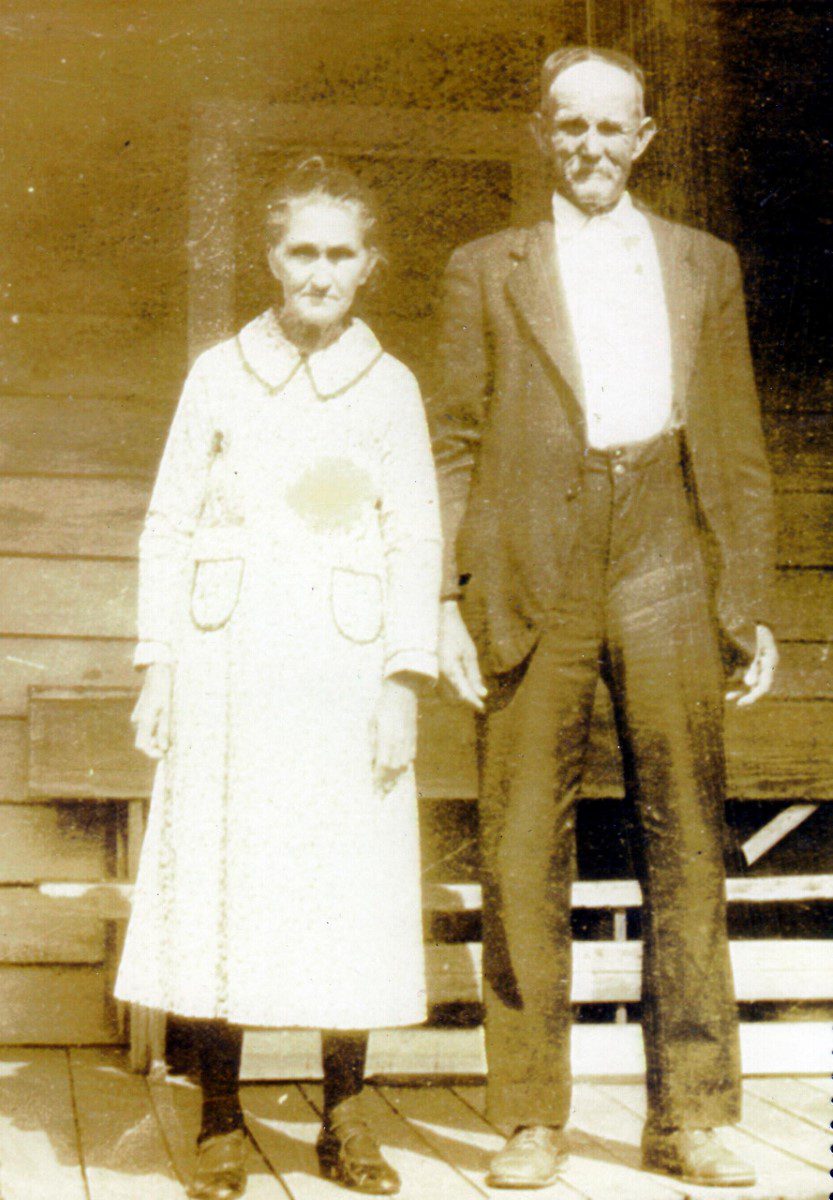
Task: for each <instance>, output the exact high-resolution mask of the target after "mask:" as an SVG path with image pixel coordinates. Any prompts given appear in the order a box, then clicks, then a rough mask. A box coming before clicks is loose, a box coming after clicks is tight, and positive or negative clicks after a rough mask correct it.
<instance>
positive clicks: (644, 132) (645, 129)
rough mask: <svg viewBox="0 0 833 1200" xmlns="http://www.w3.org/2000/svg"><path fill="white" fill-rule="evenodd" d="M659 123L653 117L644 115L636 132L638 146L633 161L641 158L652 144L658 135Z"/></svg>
mask: <svg viewBox="0 0 833 1200" xmlns="http://www.w3.org/2000/svg"><path fill="white" fill-rule="evenodd" d="M657 132H658V131H657V123H656V121H655V120H654V118H653V117H643V118H642V120H641V121H640V123H639V130H638V131H637V134H636V148H635V149H634V152H633V157H632V158H631V162H636V160H637V159H638V158H641V157H642V155H643V154H644V153H645V151H646V150H647V149H648V147H649V146H650V144H651V142H652V141H653V140H654V138H655V137H656V135H657Z"/></svg>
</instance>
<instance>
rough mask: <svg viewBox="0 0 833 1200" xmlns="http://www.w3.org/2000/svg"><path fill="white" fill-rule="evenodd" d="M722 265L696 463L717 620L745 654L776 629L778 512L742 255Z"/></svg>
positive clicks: (724, 258) (711, 314)
mask: <svg viewBox="0 0 833 1200" xmlns="http://www.w3.org/2000/svg"><path fill="white" fill-rule="evenodd" d="M718 245H719V250H720V261H719V263H718V266H717V270H716V281H715V286H714V289H713V293H712V297H711V300H710V303H709V304H708V306H707V312H706V316H705V319H704V326H703V350H704V353H705V357H706V360H707V361H708V362H709V364H710V367H709V372H710V374H709V377H708V378H707V379H706V380H705V381H704V382H705V384H706V387H707V389H708V393H709V396H710V401H711V402H710V403H709V404H708V406H707V407H706V410H705V411H704V419H705V420H707V421H708V423H709V424H711V425H712V426H713V427H712V428H711V429H707V428H701V429H699V430H697V431H696V432H695V440H696V442H697V445H696V446H695V447H694V450H695V466H696V458H697V456H698V455H699V458H700V459H701V461H702V462H703V469H704V470H705V471H706V472H709V473H710V474H711V475H712V486H709V487H707V488H701V487H700V480H699V479H698V492H699V494H700V496H701V502H703V503H704V507H705V508H706V512H705V515H706V518H707V520H708V522H709V525H710V527H711V529H712V532H713V534H714V535H715V539H716V542H717V547H718V551H719V558H720V562H719V576H718V581H717V614H718V619H719V621H720V625H721V627H722V628H723V630H724V631H725V633H726V634H727V635H728V636H729V637H730V638H731V640H732V641H733V642H735V643H736V644H737V645H738V646H740V647H741V649H743V650H744V651H745V652H746V653H747V654H751V653H752V652H753V651H754V647H755V625H756V624H764V625H770V626H771V625H772V623H773V613H772V604H773V583H774V568H775V511H774V501H773V490H772V476H771V472H770V468H769V463H768V460H767V454H766V447H765V444H764V436H763V430H762V427H761V414H760V407H759V404H758V396H757V389H756V387H755V378H754V373H753V367H752V357H751V354H750V349H749V335H748V331H747V322H746V310H745V305H744V297H743V281H742V276H741V269H740V263H739V261H738V256H737V254H736V253H735V251H734V250H733V249H732V247H731V246H727V245H726V244H725V243H719V244H718Z"/></svg>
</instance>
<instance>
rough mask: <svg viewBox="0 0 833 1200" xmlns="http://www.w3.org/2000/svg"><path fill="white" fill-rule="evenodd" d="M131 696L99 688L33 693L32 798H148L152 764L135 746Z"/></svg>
mask: <svg viewBox="0 0 833 1200" xmlns="http://www.w3.org/2000/svg"><path fill="white" fill-rule="evenodd" d="M134 702H135V700H134V697H133V696H132V695H129V694H128V695H125V694H124V693H118V692H115V691H113V692H110V691H108V690H107V689H101V690H100V691H99V692H97V693H95V694H92V693H87V694H83V695H82V694H80V693H73V692H71V691H66V692H63V693H62V692H60V691H52V692H49V693H48V694H41V693H38V692H33V693H32V700H31V705H30V711H29V731H30V760H29V786H30V790H31V792H32V793H33V794H34V795H40V796H55V797H60V796H77V797H79V798H85V799H107V798H111V799H123V798H131V797H135V796H145V795H148V794H149V791H150V785H151V781H152V778H153V763H152V762H151V761H150V760H149V759H147V758H145V757H144V756H143V755H141V754H139V753H138V751H136V750H135V749H134V747H133V730H132V726H131V724H130V713H131V711H132V708H133V704H134Z"/></svg>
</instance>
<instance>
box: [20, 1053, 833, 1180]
mask: <svg viewBox="0 0 833 1200" xmlns="http://www.w3.org/2000/svg"><path fill="white" fill-rule="evenodd" d="M826 1093H827V1081H826V1080H825V1079H824V1077H816V1076H810V1077H793V1078H778V1079H773V1078H765V1077H757V1078H754V1079H747V1080H745V1082H744V1114H743V1122H742V1125H741V1126H740V1127H739V1128H738V1129H735V1130H725V1131H722V1136H723V1137H724V1139H725V1141H726V1142H727V1144H728V1145H729V1146H730V1147H731V1148H732V1149H734V1150H735V1151H736V1152H737V1153H739V1154H741V1155H742V1157H744V1158H746V1159H747V1160H748V1161H752V1162H754V1163H755V1166H756V1168H757V1170H758V1173H759V1182H758V1184H756V1185H755V1187H753V1188H744V1189H731V1188H725V1189H724V1188H722V1189H720V1196H719V1200H822V1198H823V1197H825V1198H826V1197H827V1196H828V1194H829V1191H830V1188H829V1181H828V1177H827V1174H826V1162H827V1155H828V1142H829V1140H830V1139H829V1130H828V1127H827V1119H828V1112H827V1108H828V1098H827V1094H826ZM242 1096H243V1106H244V1109H245V1112H246V1120H247V1124H248V1127H249V1130H250V1136H251V1140H252V1143H253V1144H252V1146H251V1147H250V1151H249V1160H248V1168H249V1172H250V1176H249V1185H248V1189H247V1192H246V1195H247V1198H251V1200H339V1198H340V1197H343V1196H344V1195H345V1192H344V1190H343V1189H341V1188H339V1187H337V1186H335V1185H334V1184H331V1183H328V1182H327V1181H325V1180H322V1179H321V1178H320V1176H319V1174H318V1165H317V1161H316V1158H315V1153H314V1144H315V1139H316V1137H317V1135H318V1130H319V1128H320V1109H321V1088H320V1086H319V1085H309V1084H304V1085H297V1084H290V1085H282V1084H278V1085H276V1084H249V1085H245V1086H244V1087H243V1089H242ZM364 1104H365V1110H366V1114H367V1117H368V1119H369V1122H370V1124H371V1126H372V1127H373V1129H374V1131H375V1132H376V1134H377V1136H378V1137H379V1140H380V1142H381V1144H382V1146H383V1149H384V1152H385V1154H386V1155H387V1156H388V1158H389V1159H390V1161H391V1162H392V1163H393V1165H394V1166H395V1167H396V1169H397V1170H398V1171H399V1173H400V1175H401V1177H402V1184H403V1186H402V1192H401V1198H402V1200H435V1198H436V1200H478V1197H488V1198H491V1200H505V1198H506V1197H507V1195H508V1193H506V1192H505V1191H498V1190H496V1189H490V1188H489V1187H488V1186H487V1185H486V1182H485V1180H486V1172H487V1170H488V1164H489V1160H490V1158H491V1155H492V1154H493V1153H494V1152H495V1151H496V1150H497V1149H499V1147H500V1146H501V1145H502V1142H503V1137H502V1133H501V1131H500V1130H499V1129H498V1128H496V1127H495V1126H494V1125H493V1124H492V1123H491V1122H490V1121H489V1120H488V1118H487V1116H486V1115H485V1088H484V1087H483V1086H477V1087H467V1086H457V1087H454V1088H451V1087H445V1086H439V1085H437V1086H409V1087H381V1088H380V1087H374V1086H372V1085H368V1087H367V1088H366V1090H365V1094H364ZM199 1110H200V1095H199V1089H198V1088H197V1087H195V1086H194V1085H193V1084H190V1083H188V1082H186V1081H184V1080H181V1079H170V1080H168V1081H166V1082H151V1083H148V1082H147V1081H146V1080H145V1079H144V1078H141V1077H137V1076H135V1075H131V1074H130V1073H129V1072H128V1071H127V1069H126V1055H125V1054H124V1053H123V1052H120V1051H113V1050H72V1051H69V1052H67V1051H65V1050H63V1049H36V1050H31V1049H21V1050H16V1049H13V1048H10V1047H6V1048H3V1049H0V1187H1V1188H2V1196H3V1200H139V1198H141V1200H174V1197H176V1198H178V1200H182V1197H183V1196H184V1194H185V1193H184V1186H185V1185H187V1181H188V1180H189V1179H190V1177H191V1174H192V1172H193V1166H194V1159H195V1141H196V1134H197V1129H198V1126H199ZM644 1114H645V1089H644V1086H643V1085H642V1084H635V1083H631V1082H623V1081H610V1082H608V1083H604V1084H598V1083H589V1082H578V1083H577V1084H576V1085H575V1087H574V1089H573V1105H572V1111H571V1117H570V1126H569V1137H570V1151H571V1156H570V1160H569V1162H568V1165H567V1167H566V1169H565V1173H564V1177H563V1179H562V1180H560V1181H559V1182H558V1184H557V1185H555V1186H554V1187H551V1188H549V1189H547V1191H546V1196H547V1198H548V1200H611V1197H614V1198H615V1200H684V1198H687V1200H714V1197H715V1196H716V1195H717V1193H716V1192H715V1191H714V1189H705V1188H696V1187H692V1186H691V1185H688V1184H683V1183H681V1182H679V1181H675V1180H673V1179H670V1178H667V1177H665V1176H661V1175H656V1174H649V1173H645V1172H642V1171H641V1170H640V1152H639V1141H640V1137H641V1133H642V1126H643V1120H644ZM541 1194H542V1193H541V1192H539V1191H536V1192H532V1191H529V1192H526V1191H523V1190H513V1193H512V1195H513V1197H517V1198H518V1200H532V1198H533V1196H535V1197H537V1196H540V1195H541Z"/></svg>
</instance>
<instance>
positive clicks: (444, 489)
mask: <svg viewBox="0 0 833 1200" xmlns="http://www.w3.org/2000/svg"><path fill="white" fill-rule="evenodd" d="M646 215H647V216H648V219H649V221H650V225H651V229H652V231H653V234H654V237H655V239H656V245H657V250H658V253H659V261H660V265H661V269H662V275H663V281H664V286H665V294H666V302H667V306H668V312H669V318H670V326H671V355H672V368H673V402H674V409H675V413H676V416H677V418H678V420H679V423H680V424H681V426H682V427H683V428H684V431H685V438H684V440H685V443H686V446H687V451H686V458H687V463H688V471H689V479H690V483H691V489H692V502H693V505H694V507H695V509H696V511H697V513H698V519H699V521H700V523H701V525H702V528H703V532H704V537H705V538H706V540H707V542H708V547H709V551H710V561H711V562H712V566H713V578H714V589H715V610H716V614H717V619H718V621H719V623H720V626H721V627H722V629H723V631H724V633H725V634H726V635H727V636H728V637H729V639H731V641H732V642H733V643H734V644H735V645H736V646H738V647H740V648H742V649H743V650H744V651H745V652H747V653H748V652H749V651H750V650H751V649H752V647H753V645H754V625H755V623H756V622H762V623H765V624H771V619H770V575H771V572H772V567H773V561H774V520H773V504H772V489H771V479H770V473H769V468H768V464H767V459H766V454H765V450H764V444H763V436H762V432H761V422H760V414H759V409H758V402H757V396H756V391H755V384H754V379H753V374H752V364H751V359H750V354H749V344H748V336H747V329H746V315H745V310H744V302H743V290H742V282H741V275H740V267H739V264H738V260H737V255H736V254H735V252H734V250H733V249H732V248H731V247H730V246H729V245H727V244H726V243H725V242H721V241H718V240H717V238H714V237H712V236H710V235H709V234H706V233H701V232H699V231H697V230H694V229H690V228H688V227H687V226H684V225H679V224H676V223H672V222H669V221H666V220H663V219H660V218H659V217H656V216H654V215H653V214H650V213H648V214H646ZM436 367H437V378H436V379H435V380H434V386H433V388H431V389H429V391H430V398H429V404H428V407H429V419H430V420H431V424H432V427H433V432H434V435H435V448H436V457H437V468H438V474H439V482H440V494H441V500H442V507H443V523H444V534H445V541H446V563H445V588H446V592H447V593H449V594H452V593H454V592H455V591H456V590H458V588H459V590H460V591H461V592H462V593H464V608H463V611H464V614H465V617H466V621H467V623H468V625H469V628H470V629H471V631H472V633H473V635H474V636H475V639H476V641H477V643H478V647H479V650H480V653H481V656H482V660H483V664H484V666H485V668H486V669H487V670H488V671H491V672H501V671H506V670H508V669H510V668H511V667H512V666H514V665H516V664H517V663H518V662H520V661H521V660H522V659H523V658H524V657H526V655H527V654H528V653H529V651H530V650H531V648H532V646H533V645H534V644H535V641H536V640H537V636H538V629H539V626H540V624H541V622H542V621H543V620H544V619H545V617H546V614H547V613H548V611H549V610H550V609H551V608H552V606H553V604H554V603H555V601H556V600H557V599H558V596H559V592H560V589H561V588H563V587H564V586H565V585H568V584H569V581H568V580H565V578H564V569H565V564H566V562H567V559H568V555H569V553H570V549H571V545H572V539H573V537H574V534H575V528H576V512H577V510H576V506H575V504H574V500H575V498H576V497H577V496H578V494H579V492H580V489H581V484H582V454H583V450H584V446H585V444H586V436H585V426H584V414H583V409H582V403H581V391H582V384H581V373H580V369H579V365H578V358H577V354H576V349H575V345H574V342H573V335H572V330H571V327H570V322H569V318H568V315H567V309H566V305H565V299H564V295H563V291H562V286H561V282H560V279H559V277H558V272H557V269H556V266H555V255H554V251H553V228H552V224H551V223H550V222H546V221H545V222H541V224H539V225H536V226H533V227H532V228H528V229H507V230H504V231H502V232H500V233H497V234H494V235H492V236H490V237H486V238H482V239H480V240H479V241H476V242H472V243H470V244H469V245H466V246H463V247H461V248H460V249H458V250H456V251H455V253H454V254H453V255H452V257H451V261H450V263H449V266H448V270H447V273H446V282H445V295H444V304H443V308H442V315H441V332H440V339H439V346H438V354H437V359H436Z"/></svg>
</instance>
